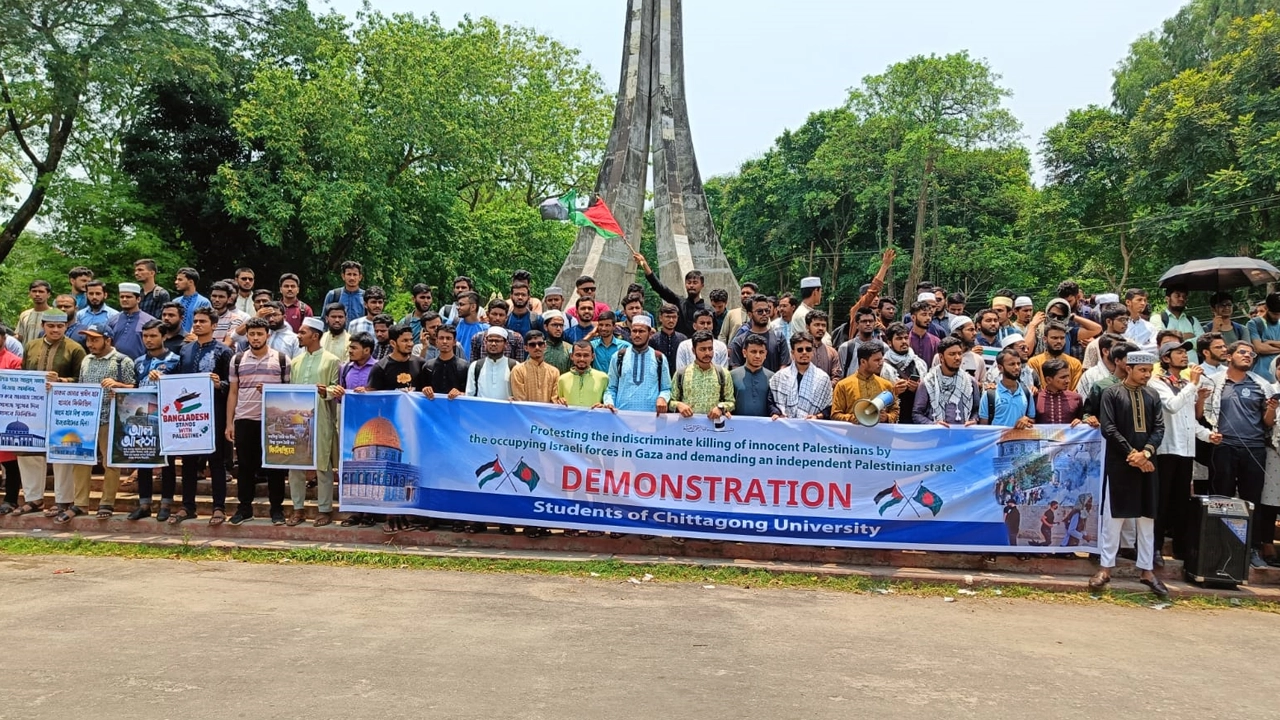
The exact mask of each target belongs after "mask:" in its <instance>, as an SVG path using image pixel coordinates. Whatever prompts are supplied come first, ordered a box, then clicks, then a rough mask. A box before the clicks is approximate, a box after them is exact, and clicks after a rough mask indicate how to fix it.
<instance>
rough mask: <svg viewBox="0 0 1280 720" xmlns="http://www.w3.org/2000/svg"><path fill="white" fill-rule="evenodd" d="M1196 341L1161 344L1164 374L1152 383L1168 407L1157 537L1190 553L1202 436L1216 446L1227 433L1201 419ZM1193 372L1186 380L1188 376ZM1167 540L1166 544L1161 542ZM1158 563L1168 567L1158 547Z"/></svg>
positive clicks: (1160, 456) (1159, 456) (1159, 454)
mask: <svg viewBox="0 0 1280 720" xmlns="http://www.w3.org/2000/svg"><path fill="white" fill-rule="evenodd" d="M1190 345H1191V341H1190V340H1184V341H1182V342H1180V343H1179V342H1167V343H1165V344H1163V345H1161V346H1160V367H1161V368H1162V369H1163V371H1164V372H1163V374H1162V375H1161V376H1160V377H1158V378H1155V379H1154V380H1153V381H1151V382H1149V383H1147V388H1149V389H1151V390H1154V391H1155V393H1156V396H1157V397H1159V398H1160V408H1161V410H1163V411H1164V440H1163V442H1161V443H1160V445H1159V447H1158V448H1157V450H1156V470H1157V471H1158V472H1159V476H1160V484H1159V495H1160V503H1159V505H1158V507H1157V512H1156V517H1155V519H1156V522H1155V537H1156V539H1157V540H1160V541H1163V540H1164V537H1165V534H1166V533H1169V534H1171V535H1172V536H1173V556H1174V557H1175V558H1179V559H1181V558H1184V557H1186V551H1187V546H1188V543H1187V537H1186V508H1187V502H1186V501H1187V498H1188V497H1190V496H1191V475H1192V472H1193V465H1194V463H1195V460H1196V440H1200V441H1202V442H1206V443H1212V444H1216V443H1215V442H1214V441H1215V440H1217V441H1218V442H1221V441H1222V435H1221V434H1215V433H1211V432H1209V429H1208V428H1206V427H1204V426H1203V425H1201V424H1200V423H1198V422H1196V399H1197V397H1198V395H1199V390H1200V378H1201V377H1202V376H1203V374H1204V370H1203V369H1201V367H1200V366H1199V365H1195V366H1192V367H1191V369H1190V370H1189V371H1187V366H1188V363H1189V358H1188V350H1189V349H1190ZM1184 371H1187V378H1186V379H1185V380H1184V379H1183V377H1182V374H1183V372H1184ZM1161 544H1163V542H1161ZM1155 564H1156V567H1162V566H1163V565H1164V554H1163V553H1162V552H1161V548H1160V547H1156V548H1155Z"/></svg>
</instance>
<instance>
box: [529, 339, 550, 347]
mask: <svg viewBox="0 0 1280 720" xmlns="http://www.w3.org/2000/svg"><path fill="white" fill-rule="evenodd" d="M524 346H525V347H527V348H536V347H545V346H546V343H544V342H542V341H541V340H534V341H533V342H527V343H525V344H524Z"/></svg>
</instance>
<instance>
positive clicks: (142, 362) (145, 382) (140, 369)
mask: <svg viewBox="0 0 1280 720" xmlns="http://www.w3.org/2000/svg"><path fill="white" fill-rule="evenodd" d="M178 360H179V358H178V356H177V354H175V353H171V352H169V351H168V350H166V351H165V353H164V354H163V355H161V356H160V357H152V356H151V355H150V354H149V353H144V354H143V355H141V356H140V357H136V358H134V359H133V368H134V370H135V371H137V375H138V387H140V388H146V387H156V386H157V385H158V384H159V383H157V382H156V381H154V380H152V379H150V378H148V377H147V376H148V375H150V374H151V371H152V370H159V371H160V374H161V375H172V374H174V372H176V371H177V369H178Z"/></svg>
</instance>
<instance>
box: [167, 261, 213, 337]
mask: <svg viewBox="0 0 1280 720" xmlns="http://www.w3.org/2000/svg"><path fill="white" fill-rule="evenodd" d="M199 282H200V273H198V272H196V271H195V268H189V267H184V268H181V269H179V270H178V272H177V274H176V275H174V278H173V288H174V289H175V290H177V291H178V298H177V300H176V302H177V303H178V304H179V305H181V306H182V334H183V335H186V334H187V333H189V332H191V323H192V321H193V319H194V318H195V311H196V309H197V308H202V307H211V305H210V304H209V298H207V297H205V296H203V295H201V294H200V293H198V292H196V285H197V284H199Z"/></svg>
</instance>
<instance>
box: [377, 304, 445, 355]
mask: <svg viewBox="0 0 1280 720" xmlns="http://www.w3.org/2000/svg"><path fill="white" fill-rule="evenodd" d="M401 324H402V325H403V324H405V323H401ZM443 324H444V323H443V322H442V321H441V320H440V313H437V312H434V311H428V312H425V313H423V315H422V331H421V332H419V333H418V342H417V343H415V344H414V346H413V354H414V355H416V356H418V357H420V358H422V359H423V360H424V361H426V360H432V359H434V358H436V357H438V356H439V355H440V351H439V350H438V349H436V330H437V329H438V328H439V327H440V326H441V325H443ZM412 327H413V326H412V325H410V328H412ZM374 329H375V330H376V329H377V328H376V327H375V328H374ZM456 352H460V351H456ZM379 359H381V358H379Z"/></svg>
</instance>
